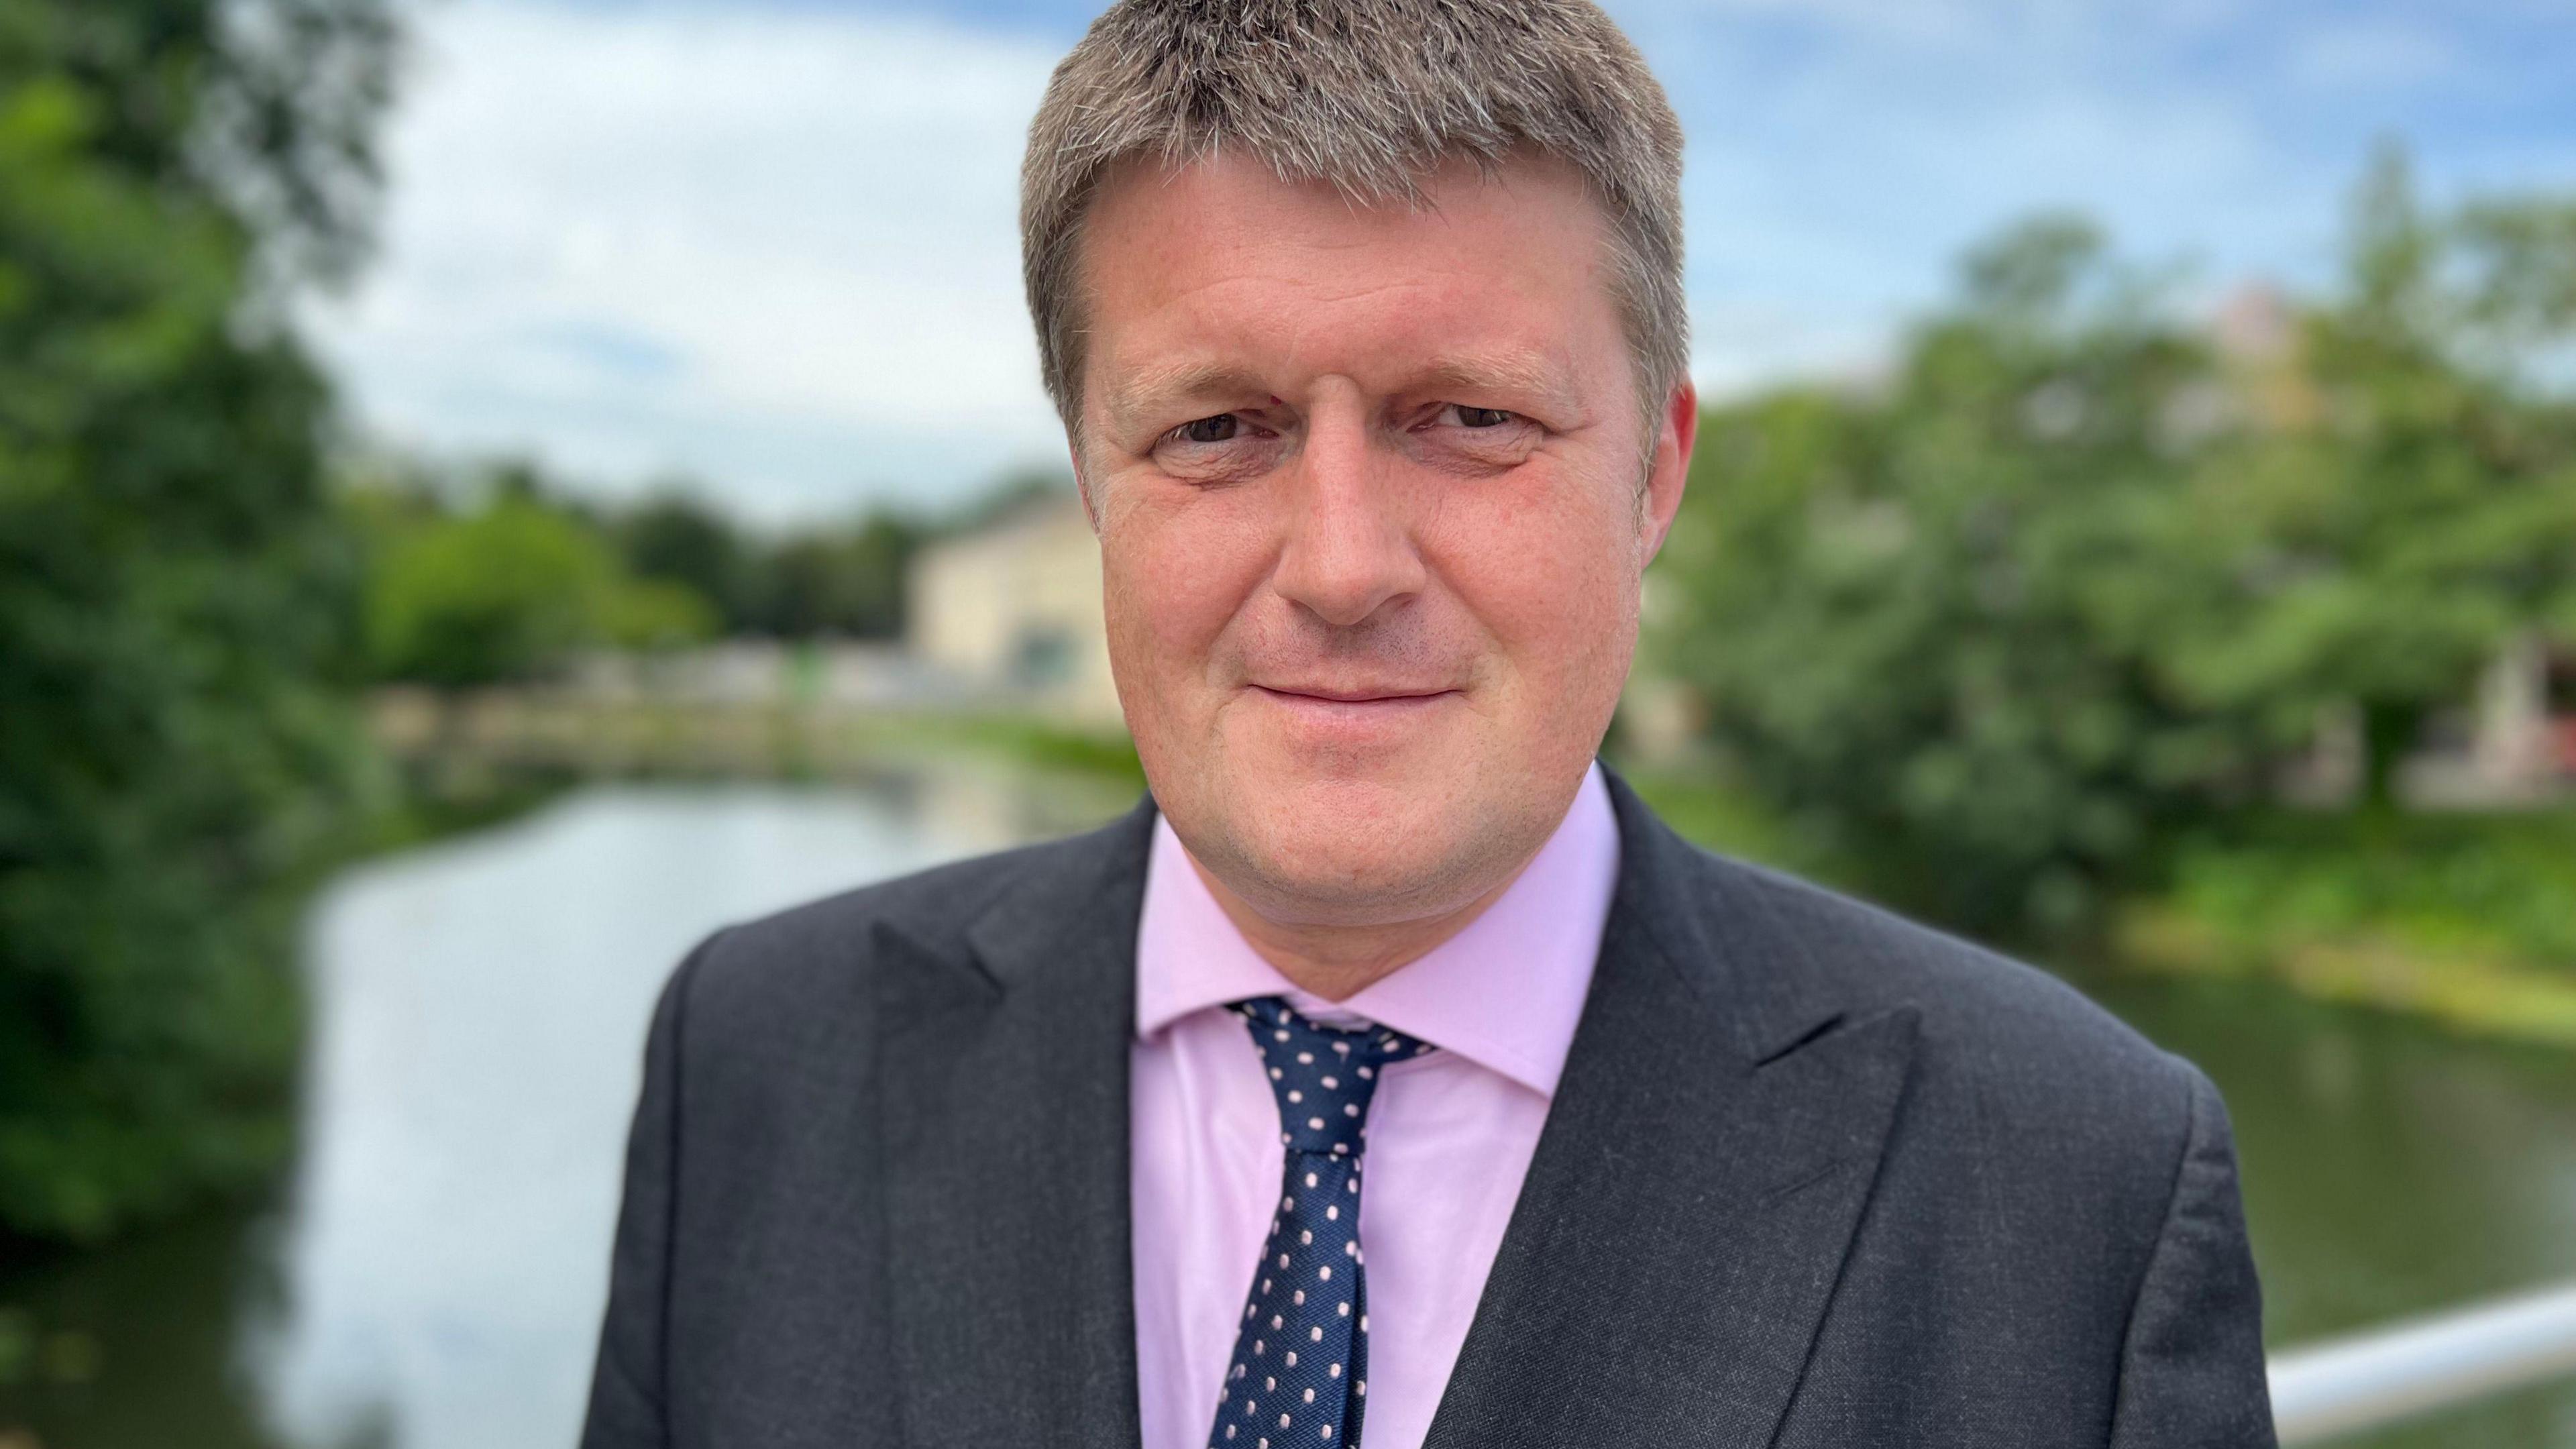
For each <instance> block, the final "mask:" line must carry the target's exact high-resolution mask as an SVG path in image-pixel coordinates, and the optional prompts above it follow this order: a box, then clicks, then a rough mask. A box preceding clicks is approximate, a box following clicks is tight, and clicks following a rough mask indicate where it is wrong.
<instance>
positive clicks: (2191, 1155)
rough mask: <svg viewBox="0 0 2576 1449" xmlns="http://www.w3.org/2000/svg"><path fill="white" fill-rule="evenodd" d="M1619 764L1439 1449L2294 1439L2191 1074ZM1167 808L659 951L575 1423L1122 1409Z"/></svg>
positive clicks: (805, 1441) (854, 1427)
mask: <svg viewBox="0 0 2576 1449" xmlns="http://www.w3.org/2000/svg"><path fill="white" fill-rule="evenodd" d="M1611 797H1612V799H1613V801H1614V802H1615V805H1616V808H1617V812H1618V816H1619V826H1620V844H1621V849H1622V851H1623V855H1622V859H1621V865H1620V874H1619V884H1618V890H1617V894H1616V897H1615V899H1614V902H1613V905H1612V908H1611V912H1610V919H1609V924H1608V926H1607V928H1606V930H1605V932H1604V936H1603V940H1602V944H1601V955H1600V961H1599V965H1598V968H1597V970H1596V972H1595V977H1594V981H1593V984H1592V989H1591V994H1590V996H1589V998H1588V1000H1587V1001H1586V1003H1585V1006H1584V1009H1583V1014H1582V1018H1581V1023H1580V1025H1579V1027H1578V1028H1577V1030H1576V1033H1575V1038H1574V1044H1573V1048H1572V1051H1571V1053H1570V1055H1569V1056H1568V1058H1567V1061H1566V1066H1565V1074H1564V1077H1563V1080H1562V1081H1561V1082H1560V1084H1559V1086H1558V1089H1557V1095H1556V1099H1555V1102H1554V1104H1553V1106H1552V1107H1551V1109H1550V1111H1549V1115H1548V1118H1547V1124H1546V1127H1545V1130H1544V1132H1543V1134H1542V1136H1541V1138H1540V1141H1539V1144H1538V1149H1537V1153H1536V1156H1535V1157H1534V1158H1533V1160H1532V1162H1531V1164H1530V1169H1529V1176H1528V1179H1527V1182H1526V1184H1525V1185H1524V1186H1523V1188H1522V1190H1521V1196H1520V1200H1519V1202H1518V1204H1517V1205H1516V1207H1515V1208H1514V1210H1513V1214H1512V1217H1511V1221H1510V1227H1509V1230H1508V1231H1507V1232H1506V1234H1505V1236H1504V1239H1503V1243H1502V1247H1501V1250H1500V1252H1499V1253H1498V1254H1497V1256H1496V1258H1495V1261H1494V1265H1493V1270H1492V1274H1491V1276H1490V1277H1489V1278H1488V1280H1487V1282H1486V1285H1485V1291H1484V1297H1483V1299H1482V1301H1481V1303H1480V1305H1479V1307H1478V1309H1477V1313H1476V1317H1475V1320H1474V1323H1473V1326H1472V1327H1471V1328H1470V1330H1469V1332H1468V1335H1467V1340H1466V1344H1465V1347H1464V1348H1463V1350H1462V1351H1461V1352H1460V1354H1459V1357H1458V1363H1457V1367H1456V1369H1455V1371H1454V1372H1453V1373H1452V1374H1451V1376H1450V1380H1449V1384H1448V1387H1447V1390H1446V1394H1445V1397H1443V1398H1442V1400H1441V1403H1440V1409H1439V1413H1438V1417H1437V1419H1436V1420H1435V1422H1434V1423H1433V1426H1432V1429H1431V1435H1430V1449H1512V1446H1532V1449H1537V1446H1546V1449H1616V1446H1637V1449H1647V1446H1653V1449H1668V1446H1676V1445H1711V1446H1716V1445H1725V1446H1738V1445H1745V1446H1751V1445H1783V1446H1807V1449H1829V1446H1830V1449H1844V1446H1865V1445H1866V1446H1876V1445H1909V1446H1910V1445H1959V1446H1977V1449H1998V1446H2032V1449H2038V1446H2047V1449H2064V1446H2073V1445H2112V1446H2119V1449H2145V1446H2149V1445H2158V1446H2165V1445H2171V1446H2192V1449H2212V1446H2230V1449H2233V1446H2251V1445H2268V1444H2270V1443H2271V1442H2272V1428H2271V1417H2270V1410H2269V1407H2268V1401H2267V1399H2266V1396H2265V1389H2264V1378H2263V1360H2262V1351H2261V1343H2260V1317H2261V1311H2260V1308H2259V1305H2258V1300H2257V1293H2256V1287H2255V1280H2254V1268H2253V1263H2252V1261H2251V1259H2250V1257H2249V1256H2248V1254H2247V1251H2246V1243H2245V1233H2244V1225H2243V1221H2242V1217H2241V1214H2240V1210H2239V1208H2238V1204H2237V1190H2236V1164H2235V1158H2234V1154H2233V1149H2232V1148H2231V1146H2230V1144H2229V1138H2228V1129H2227V1118H2226V1114H2225V1112H2224V1110H2223V1109H2222V1108H2221V1106H2220V1104H2219V1100H2218V1095H2217V1093H2216V1092H2215V1091H2213V1090H2212V1089H2211V1087H2210V1085H2209V1083H2208V1081H2207V1080H2206V1079H2205V1078H2203V1077H2202V1076H2201V1074H2200V1073H2199V1072H2198V1071H2196V1070H2194V1069H2193V1068H2192V1067H2190V1066H2189V1065H2187V1064H2186V1063H2184V1062H2182V1061H2180V1060H2178V1059H2176V1058H2174V1057H2172V1056H2168V1055H2166V1054H2165V1053H2163V1052H2160V1051H2158V1050H2156V1049H2155V1048H2154V1047H2152V1046H2149V1045H2148V1044H2147V1043H2146V1042H2144V1041H2142V1040H2140V1039H2139V1038H2138V1037H2137V1036H2136V1035H2134V1034H2133V1033H2131V1032H2130V1031H2129V1030H2128V1029H2127V1028H2125V1027H2123V1026H2122V1025H2120V1024H2119V1023H2118V1022H2116V1021H2114V1020H2112V1019H2111V1018H2110V1017H2109V1016H2108V1015H2106V1014H2104V1013H2103V1012H2101V1011H2100V1010H2098V1009H2096V1008H2095V1007H2094V1006H2093V1005H2091V1004H2090V1003H2089V1002H2087V1001H2085V1000H2084V999H2083V998H2082V997H2080V996H2078V995H2077V994H2076V993H2075V992H2073V991H2071V990H2069V989H2068V988H2066V987H2065V986H2063V985H2060V984H2059V983H2058V982H2057V981H2055V980H2054V979H2052V978H2050V977H2048V976H2045V975H2043V974H2041V973H2039V972H2037V971H2033V970H2031V969H2029V968H2027V967H2023V966H2019V965H2016V964H2013V963H2011V962H2009V961H2005V960H2002V959H2000V958H1998V957H1995V956H1993V955H1990V954H1987V953H1986V952H1984V951H1981V950H1978V949H1977V948H1975V947H1973V946H1969V945H1966V944H1963V943H1961V942H1959V941H1956V940H1952V939H1950V938H1947V937H1944V936H1940V935H1936V934H1934V933H1932V932H1930V931H1927V930H1924V929H1921V928H1919V927H1916V926H1913V925H1909V924H1907V923H1905V922H1903V921H1901V920H1898V919H1896V918H1894V917H1891V916H1889V915H1886V914H1883V913H1881V912H1879V911H1877V910H1874V909H1871V908H1870V907H1867V906H1864V905H1861V904H1858V903H1855V902H1853V901H1850V900H1847V899H1844V898H1842V897H1839V896H1836V895H1833V894H1831V893H1828V892H1826V891H1823V890H1820V889H1817V888H1815V887H1813V886H1809V885H1805V884H1802V883H1800V882H1797V881H1793V880H1790V879H1787V878H1784V877H1781V876H1778V875H1774V874H1771V873H1768V872H1765V871H1761V870H1757V869H1754V868H1752V867H1749V866H1746V865H1742V864H1738V863H1736V862H1733V861H1729V860H1726V859H1723V858H1720V857H1717V856H1713V855H1710V854H1708V853H1706V852H1703V851H1701V850H1699V849H1697V848H1695V847H1693V846H1691V845H1689V844H1688V843H1686V842H1684V841H1682V840H1681V839H1680V838H1678V837H1677V836H1675V835H1674V834H1672V832H1671V831H1669V830H1668V829H1666V828H1665V826H1664V825H1663V824H1662V822H1660V821H1659V820H1657V819H1656V818H1655V816H1654V815H1653V814H1652V813H1651V812H1650V811H1648V810H1647V809H1646V807H1645V806H1644V805H1643V804H1641V803H1640V802H1639V801H1638V799H1637V797H1636V796H1635V795H1634V794H1633V793H1632V792H1630V790H1629V789H1628V788H1627V787H1626V785H1625V784H1623V783H1621V782H1620V781H1618V780H1617V779H1616V778H1615V777H1613V779H1612V781H1611ZM1152 819H1153V816H1152V804H1151V802H1150V801H1147V802H1146V803H1145V804H1143V805H1140V806H1139V807H1138V809H1137V810H1136V812H1135V813H1133V814H1132V815H1130V816H1129V817H1127V818H1126V819H1125V820H1123V821H1120V822H1119V823H1117V824H1114V825H1111V826H1109V827H1107V828H1105V829H1102V830H1098V831H1095V832H1093V833H1091V834H1088V835H1083V836H1079V837H1076V838H1074V839H1070V840H1064V841H1058V842H1055V843H1053V844H1048V845H1041V846H1036V847H1032V848H1029V849H1025V850H1019V851H1013V852H1010V853H1007V854H1003V855H995V856H989V857H986V858H983V859H979V860H971V861H967V862H964V863H962V864H958V865H952V866H948V867H945V868H942V869H939V870H934V871H930V872H928V873H926V874H922V875H916V876H913V877H910V878H908V879H904V880H898V881H894V882H891V883H888V884H883V885H877V886H871V887H869V888H867V889H864V890H859V891H854V892H852V893H850V894H847V895H843V896H838V897H835V898H833V899H830V900H826V901H822V902H819V903H817V904H814V905H809V906H805V907H802V908H800V909H797V910H793V911H789V912H786V913H785V914H783V915H778V916H773V917H770V918H768V919H766V920H762V921H758V922H754V923H752V924H750V925H745V926H738V927H735V928H733V929H730V930H727V931H724V932H722V933H720V934H718V935H716V936H715V937H713V938H711V939H710V940H708V941H707V942H706V943H705V944H703V945H701V946H700V947H699V948H698V949H697V950H696V951H695V952H694V953H692V954H691V955H690V956H689V958H688V959H687V960H686V961H685V962H683V963H682V964H681V966H680V967H679V969H678V971H677V972H675V973H674V975H673V976H672V978H671V981H670V984H669V986H668V987H667V988H666V989H665V991H664V993H663V996H662V1000H661V1004H660V1007H659V1009H658V1010H657V1012H656V1013H655V1016H654V1021H653V1028H652V1032H651V1037H650V1041H649V1043H648V1045H647V1048H646V1052H645V1076H644V1088H643V1095H642V1100H641V1103H640V1105H639V1106H638V1108H637V1110H636V1115H635V1127H634V1135H633V1139H632V1142H631V1144H630V1147H629V1156H628V1164H627V1176H626V1196H625V1205H624V1208H623V1210H622V1213H621V1216H620V1219H619V1223H618V1229H617V1242H616V1249H615V1257H614V1264H615V1266H614V1276H613V1284H612V1288H611V1291H610V1295H609V1304H608V1311H607V1319H606V1324H605V1327H604V1330H603V1333H602V1336H601V1342H600V1352H599V1366H598V1372H597V1378H596V1381H595V1383H594V1385H593V1388H592V1396H591V1402H590V1414H589V1422H588V1425H587V1427H586V1429H585V1431H584V1433H583V1436H582V1443H583V1445H584V1446H586V1449H666V1446H667V1449H803V1446H818V1449H819V1446H825V1445H829V1446H832V1449H879V1446H883V1449H894V1446H932V1445H957V1446H976V1449H991V1446H996V1445H1049V1446H1055V1445H1065V1446H1075V1445H1082V1446H1088V1445H1106V1446H1129V1445H1133V1444H1135V1443H1136V1435H1137V1430H1136V1368H1135V1324H1134V1313H1133V1306H1132V1302H1131V1297H1130V1293H1131V1289H1130V1282H1129V1263H1130V1256H1129V1255H1130V1245H1129V1229H1128V1216H1127V1191H1128V1176H1127V1174H1128V1161H1127V1120H1128V1119H1127V1060H1128V1045H1129V1038H1130V1033H1131V1031H1132V1024H1133V1021H1134V948H1135V939H1136V923H1137V914H1138V908H1139V903H1140V900H1141V895H1142V890H1143V885H1144V878H1145V858H1146V844H1147V840H1148V835H1149V829H1150V826H1151V824H1152ZM1247 1271H1249V1270H1248V1269H1247Z"/></svg>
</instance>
